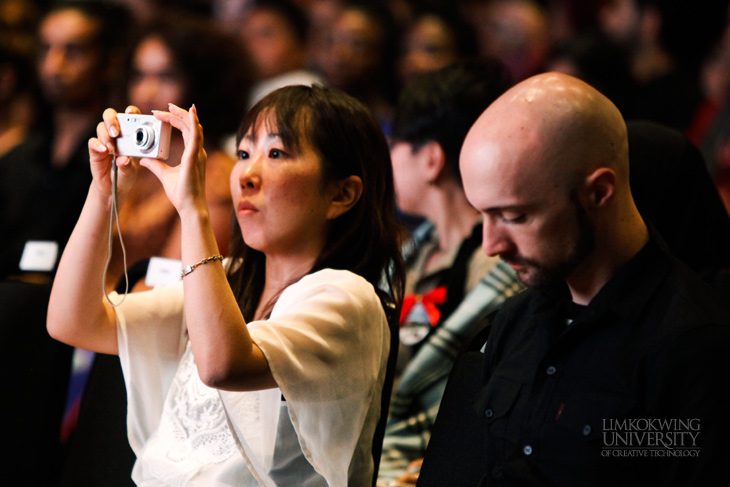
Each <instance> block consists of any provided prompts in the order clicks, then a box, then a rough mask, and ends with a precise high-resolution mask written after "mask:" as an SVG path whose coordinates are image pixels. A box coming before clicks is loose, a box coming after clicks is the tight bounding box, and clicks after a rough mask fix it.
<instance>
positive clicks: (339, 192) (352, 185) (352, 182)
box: [327, 175, 362, 220]
mask: <svg viewBox="0 0 730 487" xmlns="http://www.w3.org/2000/svg"><path fill="white" fill-rule="evenodd" d="M332 191H333V194H332V200H331V202H330V207H329V210H328V211H327V218H328V219H330V220H334V219H335V218H337V217H338V216H340V215H344V214H345V213H347V212H348V211H350V209H352V207H353V206H355V205H356V204H357V202H358V201H360V197H361V196H362V179H360V177H359V176H354V175H353V176H348V177H346V178H344V179H341V180H339V181H337V182H335V183H332Z"/></svg>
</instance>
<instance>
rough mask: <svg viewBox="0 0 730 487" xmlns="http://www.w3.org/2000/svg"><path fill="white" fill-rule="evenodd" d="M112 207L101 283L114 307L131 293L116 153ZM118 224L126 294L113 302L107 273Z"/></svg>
mask: <svg viewBox="0 0 730 487" xmlns="http://www.w3.org/2000/svg"><path fill="white" fill-rule="evenodd" d="M112 157H113V158H112V207H111V210H110V211H109V248H108V251H107V258H106V265H105V266H104V278H103V280H102V283H101V287H102V289H103V291H104V297H106V300H107V302H108V303H109V304H110V305H112V306H113V307H115V308H116V307H117V306H119V305H121V304H122V303H123V302H124V300H125V299H126V297H127V294H128V293H129V276H128V275H127V252H126V250H125V249H124V241H123V240H122V229H121V227H120V226H119V206H118V201H117V177H118V172H119V168H117V155H116V154H114V155H113V156H112ZM115 222H116V224H117V233H118V234H119V244H120V246H121V247H122V261H123V265H124V283H125V285H124V295H123V296H122V300H121V301H119V302H118V303H116V304H115V303H113V302H112V300H111V298H110V297H109V293H107V291H106V275H107V272H108V271H109V264H110V263H111V260H112V249H113V247H114V223H115Z"/></svg>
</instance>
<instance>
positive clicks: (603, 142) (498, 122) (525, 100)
mask: <svg viewBox="0 0 730 487" xmlns="http://www.w3.org/2000/svg"><path fill="white" fill-rule="evenodd" d="M480 153H481V155H482V156H483V157H479V156H480ZM462 154H463V155H465V156H467V158H468V157H470V154H471V157H472V158H474V156H476V159H477V160H478V161H479V163H480V164H492V165H500V166H501V167H500V171H503V172H507V173H513V174H515V175H517V174H519V175H521V176H522V179H523V180H524V179H528V180H536V179H541V180H544V181H547V180H556V179H557V181H555V182H556V183H558V184H560V183H561V182H564V183H566V184H569V181H570V180H571V179H572V178H573V177H574V176H576V175H584V174H587V173H589V172H590V171H592V170H593V169H595V168H597V167H600V166H605V167H611V168H613V169H614V170H616V171H617V174H619V176H620V177H623V176H626V177H628V161H627V154H628V143H627V142H626V128H625V124H624V122H623V119H622V118H621V115H620V113H619V112H618V110H617V109H616V107H615V106H614V105H613V104H612V103H611V102H610V101H609V100H608V99H606V98H605V97H604V96H603V95H601V94H600V93H599V92H598V91H596V90H595V89H593V88H592V87H590V86H589V85H587V84H585V83H583V82H582V81H580V80H578V79H576V78H573V77H570V76H567V75H562V74H557V73H546V74H544V75H538V76H535V77H533V78H530V79H528V80H526V81H523V82H522V83H519V84H518V85H516V86H515V87H513V88H512V89H510V90H508V91H507V92H506V93H505V94H504V95H502V96H501V97H500V98H499V99H497V100H496V101H495V102H494V103H493V104H492V105H491V106H490V107H489V108H488V109H487V110H486V111H485V112H484V113H483V114H482V115H481V116H480V117H479V119H478V120H477V122H476V123H475V124H474V126H473V127H472V129H471V130H470V131H469V134H468V135H467V138H466V140H465V143H464V150H463V151H462ZM495 154H499V157H494V155H495ZM463 159H464V158H462V163H463V162H464V161H463Z"/></svg>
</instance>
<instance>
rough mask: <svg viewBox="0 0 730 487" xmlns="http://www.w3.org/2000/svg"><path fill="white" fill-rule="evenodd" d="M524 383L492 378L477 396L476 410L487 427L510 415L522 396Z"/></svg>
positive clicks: (497, 377) (498, 377)
mask: <svg viewBox="0 0 730 487" xmlns="http://www.w3.org/2000/svg"><path fill="white" fill-rule="evenodd" d="M521 388H522V383H520V382H516V381H513V380H510V379H507V378H505V377H500V376H496V377H492V378H491V379H490V380H489V382H487V385H486V386H484V388H482V390H481V391H480V392H479V394H478V395H477V398H476V401H475V402H474V409H475V410H476V412H477V414H479V415H480V416H482V417H483V418H484V419H485V420H486V421H487V425H492V424H494V423H495V422H498V421H499V420H500V419H502V418H504V417H505V416H507V415H509V413H510V412H511V411H512V408H513V406H514V405H515V403H516V402H517V398H518V397H519V395H520V389H521Z"/></svg>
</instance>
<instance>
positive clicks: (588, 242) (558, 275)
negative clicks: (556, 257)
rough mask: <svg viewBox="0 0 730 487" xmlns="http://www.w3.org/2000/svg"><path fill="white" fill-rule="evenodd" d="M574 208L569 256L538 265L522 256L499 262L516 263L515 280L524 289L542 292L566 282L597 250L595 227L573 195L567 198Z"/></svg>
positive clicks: (514, 256)
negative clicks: (541, 290)
mask: <svg viewBox="0 0 730 487" xmlns="http://www.w3.org/2000/svg"><path fill="white" fill-rule="evenodd" d="M570 200H571V202H572V203H573V206H574V208H575V220H576V231H577V234H578V235H577V238H576V239H575V240H574V241H573V243H572V246H571V249H570V251H569V252H568V255H566V256H565V258H563V259H562V260H561V261H559V262H555V263H550V264H546V263H541V262H539V261H537V260H533V259H530V258H527V257H523V256H521V255H503V256H501V257H502V260H504V261H505V262H507V263H508V264H518V265H520V266H522V269H520V270H518V271H517V278H518V279H519V280H520V282H522V284H524V285H525V286H527V287H529V288H533V289H544V288H546V287H549V286H551V285H553V284H555V283H558V282H561V281H562V282H565V280H566V278H567V277H568V276H570V275H571V274H572V273H573V272H574V271H575V270H576V269H577V268H578V267H579V266H580V265H581V264H582V263H583V262H584V261H585V260H586V258H587V257H588V256H590V255H591V254H592V253H593V251H594V250H595V248H596V236H595V227H594V225H593V223H592V222H591V220H590V218H589V217H588V212H587V211H586V210H585V208H583V206H582V205H581V204H580V202H579V201H578V197H577V195H576V194H571V195H570Z"/></svg>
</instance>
